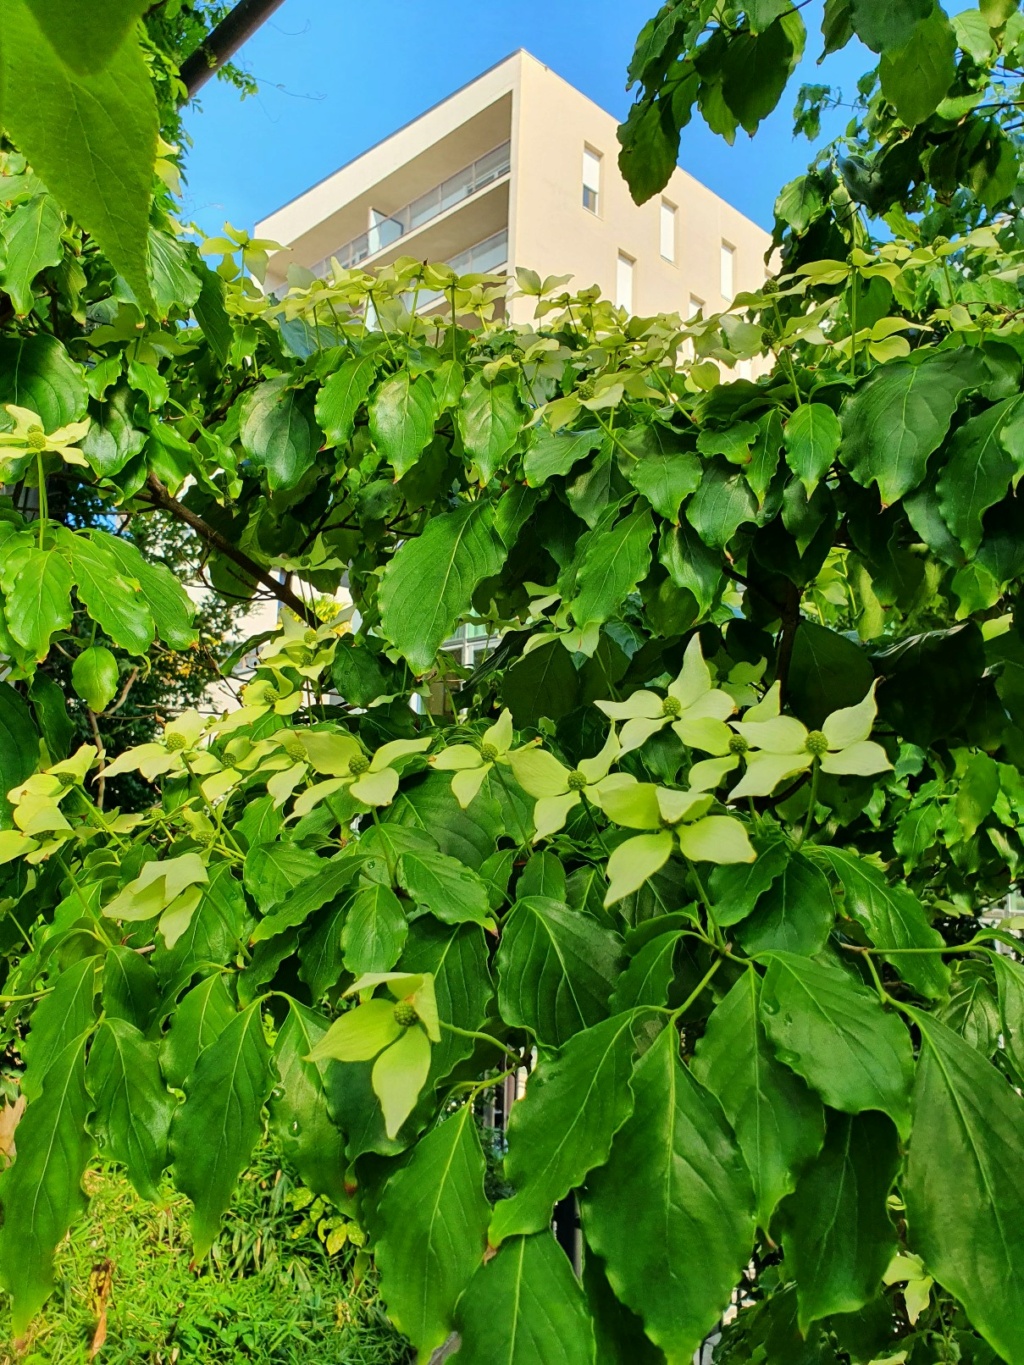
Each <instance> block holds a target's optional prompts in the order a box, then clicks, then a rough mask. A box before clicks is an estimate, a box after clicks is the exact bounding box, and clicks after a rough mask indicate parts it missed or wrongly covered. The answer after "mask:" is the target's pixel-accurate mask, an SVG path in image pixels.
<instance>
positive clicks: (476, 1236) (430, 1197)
mask: <svg viewBox="0 0 1024 1365" xmlns="http://www.w3.org/2000/svg"><path fill="white" fill-rule="evenodd" d="M489 1214H490V1206H489V1205H488V1203H487V1200H486V1199H485V1198H484V1156H483V1152H482V1151H481V1149H480V1139H479V1137H478V1136H477V1129H476V1123H475V1122H474V1119H473V1106H472V1105H471V1104H466V1105H463V1107H462V1108H461V1109H459V1110H458V1111H457V1113H455V1114H453V1115H452V1116H451V1118H449V1119H446V1120H445V1122H444V1123H442V1124H441V1125H440V1126H439V1127H437V1128H435V1129H434V1130H433V1132H431V1133H429V1134H428V1135H427V1136H426V1137H425V1138H422V1139H421V1140H420V1141H419V1142H418V1143H417V1144H416V1146H415V1148H414V1149H413V1152H412V1155H411V1157H410V1158H409V1161H408V1162H407V1164H406V1165H404V1166H403V1167H401V1169H399V1170H398V1171H396V1172H395V1174H394V1175H393V1176H392V1177H391V1179H390V1180H389V1181H388V1183H387V1184H386V1185H385V1187H384V1193H383V1194H382V1195H381V1199H380V1204H379V1205H378V1223H379V1233H378V1238H377V1257H376V1259H377V1267H378V1269H379V1271H380V1279H381V1295H382V1296H383V1298H384V1302H385V1303H386V1304H387V1306H388V1313H389V1315H390V1317H391V1320H392V1321H393V1322H394V1324H395V1326H396V1327H398V1329H399V1330H400V1331H402V1332H404V1333H405V1335H406V1336H407V1337H409V1339H410V1340H411V1341H412V1342H413V1344H414V1345H415V1346H416V1347H417V1348H418V1349H419V1351H420V1356H421V1359H426V1358H427V1356H428V1354H429V1352H430V1351H431V1350H433V1349H434V1348H435V1347H437V1346H440V1345H441V1343H442V1342H443V1341H444V1340H445V1338H446V1337H447V1336H448V1333H449V1332H450V1331H451V1328H452V1324H453V1315H454V1310H455V1304H456V1302H457V1301H458V1298H459V1295H460V1294H461V1293H462V1291H463V1290H464V1289H465V1288H466V1285H467V1284H468V1283H469V1281H470V1279H471V1278H472V1276H473V1272H474V1271H475V1270H476V1269H477V1267H478V1266H479V1265H480V1263H481V1261H482V1260H483V1254H484V1247H485V1245H486V1240H487V1219H488V1216H489Z"/></svg>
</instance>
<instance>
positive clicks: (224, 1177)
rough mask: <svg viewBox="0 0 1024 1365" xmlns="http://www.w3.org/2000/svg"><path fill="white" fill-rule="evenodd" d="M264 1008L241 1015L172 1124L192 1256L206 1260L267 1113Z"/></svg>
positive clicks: (199, 1071)
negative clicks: (189, 1215)
mask: <svg viewBox="0 0 1024 1365" xmlns="http://www.w3.org/2000/svg"><path fill="white" fill-rule="evenodd" d="M261 1009H262V1006H261V1005H260V1004H259V1003H257V1004H254V1005H250V1006H249V1008H248V1009H247V1010H245V1011H243V1013H241V1014H237V1015H236V1016H235V1017H234V1018H233V1019H232V1020H231V1022H230V1024H228V1026H227V1028H226V1029H225V1030H224V1032H223V1033H222V1034H221V1035H220V1037H219V1038H218V1039H217V1046H216V1047H210V1048H207V1049H206V1051H205V1052H203V1053H202V1054H201V1055H200V1057H199V1060H198V1062H197V1063H196V1066H195V1070H194V1071H193V1072H192V1074H191V1076H190V1077H189V1079H188V1080H187V1081H186V1084H185V1103H184V1104H183V1105H182V1106H181V1107H180V1108H179V1109H178V1111H177V1113H176V1114H175V1116H174V1122H173V1124H172V1125H171V1152H172V1155H173V1158H174V1166H173V1174H174V1183H175V1185H176V1186H177V1188H178V1189H179V1190H181V1192H182V1193H183V1194H187V1195H188V1197H189V1198H190V1199H191V1200H192V1204H193V1214H192V1241H193V1254H194V1256H195V1259H196V1260H201V1259H202V1258H203V1257H204V1256H205V1255H206V1253H207V1252H208V1251H209V1249H210V1247H211V1246H212V1245H213V1242H214V1239H215V1238H216V1236H217V1234H218V1232H219V1231H220V1220H221V1216H222V1215H223V1213H224V1211H225V1210H226V1209H227V1207H228V1204H229V1203H230V1202H231V1195H232V1192H233V1190H234V1188H235V1182H236V1181H237V1179H238V1177H239V1175H240V1174H241V1172H242V1171H243V1170H244V1168H245V1167H246V1165H247V1164H248V1161H249V1157H250V1156H251V1154H252V1149H253V1147H255V1145H256V1141H257V1139H258V1138H259V1136H260V1131H261V1128H262V1123H261V1119H260V1111H261V1109H262V1108H263V1105H264V1104H265V1103H266V1100H267V1097H268V1096H269V1094H270V1089H271V1085H272V1076H271V1066H270V1050H269V1048H268V1047H267V1043H266V1039H265V1038H264V1036H263V1023H262V1020H261V1019H260V1011H261Z"/></svg>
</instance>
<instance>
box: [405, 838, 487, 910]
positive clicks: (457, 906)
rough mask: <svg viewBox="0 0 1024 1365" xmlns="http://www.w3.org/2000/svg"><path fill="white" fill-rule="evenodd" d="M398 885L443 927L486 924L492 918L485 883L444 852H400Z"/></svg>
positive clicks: (469, 869)
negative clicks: (467, 923)
mask: <svg viewBox="0 0 1024 1365" xmlns="http://www.w3.org/2000/svg"><path fill="white" fill-rule="evenodd" d="M398 884H399V886H401V887H403V888H404V889H405V890H406V891H408V893H409V895H410V896H411V897H412V898H413V900H414V901H415V902H416V904H417V905H420V906H422V907H423V908H424V909H425V910H429V911H430V913H431V914H432V915H434V916H435V917H436V918H437V919H439V920H442V921H443V922H444V923H445V924H462V923H464V922H467V921H469V922H471V923H473V924H486V923H487V921H488V920H489V919H490V918H491V906H490V902H489V901H488V899H487V886H486V884H485V883H484V882H483V881H482V879H481V878H480V877H479V876H478V875H477V874H476V873H475V872H474V871H473V870H472V869H471V868H468V867H464V866H463V865H462V864H461V863H460V862H458V861H457V860H456V859H455V858H450V857H449V856H448V855H447V854H446V853H435V852H433V850H431V849H424V850H423V851H422V852H420V851H419V850H416V851H414V852H410V853H403V854H402V856H401V857H400V858H399V860H398Z"/></svg>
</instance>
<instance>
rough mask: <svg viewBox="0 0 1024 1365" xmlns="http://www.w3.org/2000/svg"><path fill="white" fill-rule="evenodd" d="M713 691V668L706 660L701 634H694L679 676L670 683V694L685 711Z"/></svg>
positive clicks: (684, 656)
mask: <svg viewBox="0 0 1024 1365" xmlns="http://www.w3.org/2000/svg"><path fill="white" fill-rule="evenodd" d="M710 691H711V670H710V668H708V666H707V664H706V663H705V662H704V655H703V653H702V652H701V647H700V636H699V635H694V637H693V638H692V639H691V641H690V643H689V644H688V645H687V646H686V653H685V654H684V655H683V667H682V669H681V670H680V673H679V677H678V678H676V680H675V682H673V683H670V684H669V688H668V694H669V696H670V697H675V699H676V701H677V702H679V704H680V706H681V707H682V708H683V710H684V711H687V710H689V708H690V707H691V706H693V705H694V703H695V702H696V701H697V700H698V699H699V698H700V697H702V696H703V695H704V693H705V692H710Z"/></svg>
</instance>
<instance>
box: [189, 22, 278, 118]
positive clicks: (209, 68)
mask: <svg viewBox="0 0 1024 1365" xmlns="http://www.w3.org/2000/svg"><path fill="white" fill-rule="evenodd" d="M283 4H284V0H238V4H237V5H235V7H234V9H232V10H231V12H230V14H226V15H225V16H224V18H223V19H222V20H221V21H220V23H219V24H218V25H217V27H216V28H215V29H214V30H213V32H212V33H211V34H210V36H209V37H208V38H207V39H206V42H205V43H201V44H200V45H199V47H197V48H196V50H195V52H191V53H189V55H188V56H187V57H186V58H185V60H184V61H183V62H182V64H181V79H182V80H183V81H184V83H185V86H186V88H187V90H188V97H189V99H191V98H192V96H193V95H194V94H196V92H197V91H199V90H201V89H202V88H203V86H204V85H205V84H206V82H207V81H208V80H209V79H210V77H211V76H212V75H213V74H214V73H215V72H216V71H218V70H219V69H220V68H221V67H222V66H223V65H224V63H225V62H229V61H230V60H231V58H232V57H233V56H234V55H235V53H236V52H237V51H238V49H239V48H240V47H241V46H242V44H243V43H244V42H245V41H246V39H248V38H251V37H252V35H253V34H254V33H255V32H256V30H257V29H258V28H259V26H260V25H261V24H262V23H263V22H264V21H265V20H267V19H269V18H270V16H271V15H272V14H273V13H274V11H275V10H276V9H280V8H281V6H282V5H283Z"/></svg>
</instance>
